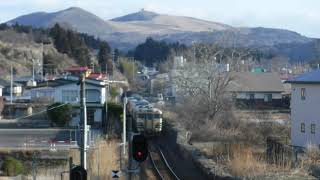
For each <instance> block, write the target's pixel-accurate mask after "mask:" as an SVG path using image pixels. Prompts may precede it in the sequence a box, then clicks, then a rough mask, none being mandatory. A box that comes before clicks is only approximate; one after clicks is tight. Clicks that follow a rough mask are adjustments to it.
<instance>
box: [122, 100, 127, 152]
mask: <svg viewBox="0 0 320 180" xmlns="http://www.w3.org/2000/svg"><path fill="white" fill-rule="evenodd" d="M126 105H127V96H125V97H124V99H123V124H122V126H123V128H122V132H123V134H122V136H123V137H122V139H123V142H122V148H123V155H125V154H126V136H127V134H126Z"/></svg>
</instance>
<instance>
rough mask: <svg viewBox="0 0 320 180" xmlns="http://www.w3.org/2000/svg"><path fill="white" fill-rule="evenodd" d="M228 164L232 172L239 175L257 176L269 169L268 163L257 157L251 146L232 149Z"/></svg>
mask: <svg viewBox="0 0 320 180" xmlns="http://www.w3.org/2000/svg"><path fill="white" fill-rule="evenodd" d="M227 165H228V167H229V168H230V171H231V173H232V174H233V175H235V176H238V177H255V176H258V175H260V174H264V173H265V172H266V169H267V164H266V163H264V162H263V161H261V159H258V158H256V157H255V156H254V155H253V151H252V149H251V148H250V147H246V148H240V147H236V148H234V149H232V153H231V159H230V161H229V162H228V163H227Z"/></svg>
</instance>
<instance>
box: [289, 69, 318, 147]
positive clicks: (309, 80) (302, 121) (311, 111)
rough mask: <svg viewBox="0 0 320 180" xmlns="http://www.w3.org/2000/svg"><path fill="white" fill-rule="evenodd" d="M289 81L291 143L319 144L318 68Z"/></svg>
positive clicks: (305, 145)
mask: <svg viewBox="0 0 320 180" xmlns="http://www.w3.org/2000/svg"><path fill="white" fill-rule="evenodd" d="M287 82H288V83H291V88H292V93H291V143H292V145H293V146H299V147H307V145H308V144H314V145H320V110H319V104H320V70H316V71H313V72H309V73H306V74H302V75H300V76H298V77H296V78H293V79H291V80H289V81H287Z"/></svg>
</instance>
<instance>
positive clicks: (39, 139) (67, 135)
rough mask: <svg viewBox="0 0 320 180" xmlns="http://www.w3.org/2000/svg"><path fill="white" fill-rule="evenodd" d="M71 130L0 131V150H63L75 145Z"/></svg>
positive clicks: (74, 137)
mask: <svg viewBox="0 0 320 180" xmlns="http://www.w3.org/2000/svg"><path fill="white" fill-rule="evenodd" d="M76 136H77V135H76V133H75V130H73V129H0V148H10V149H14V148H48V149H50V148H51V149H65V148H70V147H72V146H75V145H76V142H75V141H76V139H77V137H76Z"/></svg>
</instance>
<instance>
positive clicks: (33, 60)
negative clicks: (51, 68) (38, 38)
mask: <svg viewBox="0 0 320 180" xmlns="http://www.w3.org/2000/svg"><path fill="white" fill-rule="evenodd" d="M32 81H33V82H34V59H32ZM33 82H32V83H33Z"/></svg>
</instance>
